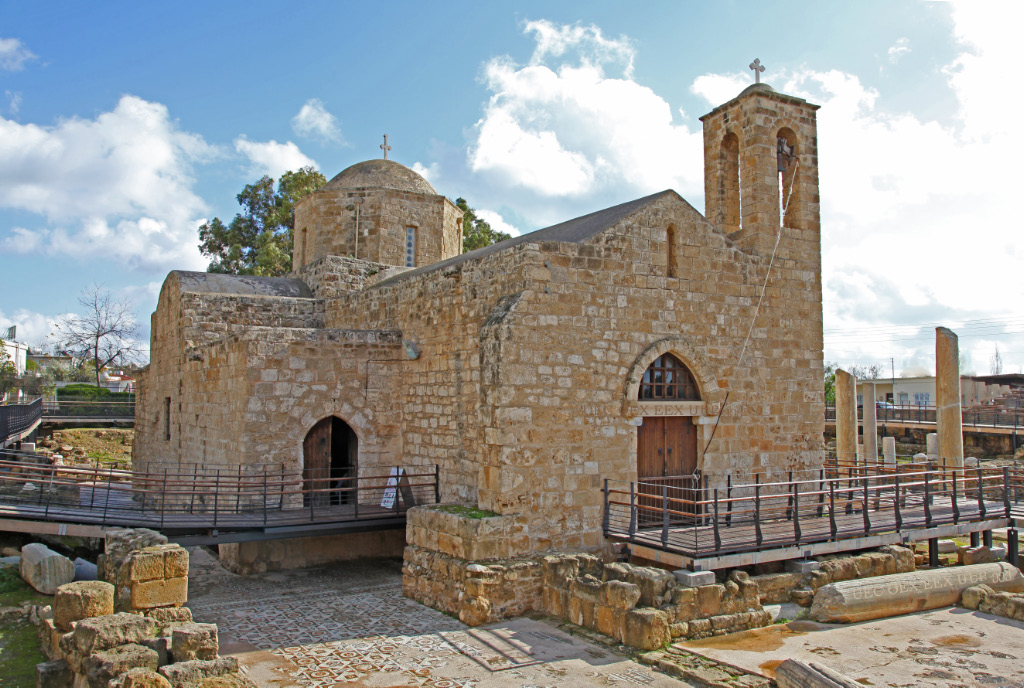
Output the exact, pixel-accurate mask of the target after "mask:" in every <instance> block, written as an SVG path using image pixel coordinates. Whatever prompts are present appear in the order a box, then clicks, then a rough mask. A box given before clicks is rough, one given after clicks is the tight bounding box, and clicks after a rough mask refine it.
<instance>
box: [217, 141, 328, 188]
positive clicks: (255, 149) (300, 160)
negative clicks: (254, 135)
mask: <svg viewBox="0 0 1024 688" xmlns="http://www.w3.org/2000/svg"><path fill="white" fill-rule="evenodd" d="M235 150H236V151H238V152H239V153H241V154H242V155H244V156H245V157H247V158H249V172H250V173H252V174H268V175H270V176H271V177H274V178H275V179H276V178H277V177H280V176H281V175H282V174H284V173H285V172H289V171H291V172H294V171H295V170H297V169H299V168H300V167H306V166H312V167H317V164H316V162H314V161H313V159H312V158H309V157H306V155H304V154H303V153H302V151H300V150H299V147H298V146H296V145H295V144H294V143H292V142H291V141H285V142H284V143H278V142H277V141H264V142H259V141H250V140H248V139H246V138H245V137H244V136H243V137H239V138H237V139H235Z"/></svg>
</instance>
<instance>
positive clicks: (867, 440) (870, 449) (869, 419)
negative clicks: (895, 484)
mask: <svg viewBox="0 0 1024 688" xmlns="http://www.w3.org/2000/svg"><path fill="white" fill-rule="evenodd" d="M860 390H861V392H860V393H861V397H862V398H863V399H864V404H863V406H864V419H863V420H862V421H861V425H862V427H863V428H864V459H865V460H866V462H867V464H868V465H869V466H873V465H875V464H877V463H878V414H877V413H876V412H875V383H874V382H862V383H861V384H860Z"/></svg>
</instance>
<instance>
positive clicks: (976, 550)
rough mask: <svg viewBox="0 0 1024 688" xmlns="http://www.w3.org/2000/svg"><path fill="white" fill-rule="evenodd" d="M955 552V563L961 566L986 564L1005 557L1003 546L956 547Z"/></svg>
mask: <svg viewBox="0 0 1024 688" xmlns="http://www.w3.org/2000/svg"><path fill="white" fill-rule="evenodd" d="M940 551H941V550H940ZM956 553H957V557H956V558H957V563H959V564H960V565H961V566H970V565H971V564H988V563H990V562H994V561H1002V560H1003V559H1005V558H1006V548H1005V547H984V546H982V547H958V548H957V549H956Z"/></svg>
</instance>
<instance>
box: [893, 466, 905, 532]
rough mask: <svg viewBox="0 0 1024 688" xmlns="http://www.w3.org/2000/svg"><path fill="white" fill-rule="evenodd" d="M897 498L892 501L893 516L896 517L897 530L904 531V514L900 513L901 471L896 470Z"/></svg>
mask: <svg viewBox="0 0 1024 688" xmlns="http://www.w3.org/2000/svg"><path fill="white" fill-rule="evenodd" d="M895 487H896V498H895V499H893V500H892V508H893V515H894V516H895V517H896V530H902V529H903V512H902V511H900V469H899V468H898V467H897V468H896V483H895Z"/></svg>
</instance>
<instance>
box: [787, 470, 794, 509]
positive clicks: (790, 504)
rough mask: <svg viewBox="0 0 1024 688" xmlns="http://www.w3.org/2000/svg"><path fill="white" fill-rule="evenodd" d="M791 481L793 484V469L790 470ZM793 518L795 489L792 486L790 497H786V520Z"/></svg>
mask: <svg viewBox="0 0 1024 688" xmlns="http://www.w3.org/2000/svg"><path fill="white" fill-rule="evenodd" d="M789 483H790V485H792V484H793V471H790V472H789ZM791 518H793V490H792V488H790V490H789V497H787V498H786V520H787V521H788V520H789V519H791Z"/></svg>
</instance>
